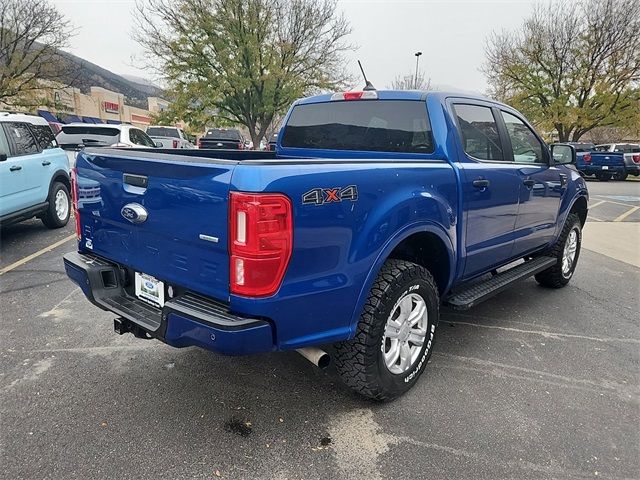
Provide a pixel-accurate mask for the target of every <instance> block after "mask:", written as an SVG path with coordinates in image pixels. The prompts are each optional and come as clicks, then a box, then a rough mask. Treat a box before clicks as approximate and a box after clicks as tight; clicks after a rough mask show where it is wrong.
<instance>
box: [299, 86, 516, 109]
mask: <svg viewBox="0 0 640 480" xmlns="http://www.w3.org/2000/svg"><path fill="white" fill-rule="evenodd" d="M355 91H358V90H355ZM373 91H375V92H376V94H377V95H378V100H419V101H426V100H427V98H428V97H436V98H438V99H439V100H445V99H446V98H449V97H457V98H469V99H475V100H484V101H490V102H493V103H498V104H501V103H500V102H498V101H496V100H493V99H490V98H488V97H484V96H482V95H474V94H472V93H464V92H451V91H432V90H373ZM333 95H334V93H325V94H322V95H314V96H311V97H306V98H301V99H300V100H298V101H297V102H295V104H296V105H304V104H309V103H322V102H330V101H331V97H332V96H333ZM501 105H502V104H501ZM505 106H507V105H505Z"/></svg>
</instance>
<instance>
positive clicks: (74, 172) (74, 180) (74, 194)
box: [71, 167, 82, 240]
mask: <svg viewBox="0 0 640 480" xmlns="http://www.w3.org/2000/svg"><path fill="white" fill-rule="evenodd" d="M71 199H72V204H73V216H74V218H75V219H76V237H77V238H78V240H80V239H81V238H82V231H81V230H80V211H79V209H78V169H77V168H76V167H73V168H72V169H71Z"/></svg>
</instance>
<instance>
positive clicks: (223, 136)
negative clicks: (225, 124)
mask: <svg viewBox="0 0 640 480" xmlns="http://www.w3.org/2000/svg"><path fill="white" fill-rule="evenodd" d="M244 142H245V140H244V137H243V136H242V133H240V130H237V129H235V128H210V129H209V130H207V133H205V134H204V136H203V137H202V138H200V140H198V148H214V149H221V148H226V149H232V150H244V148H245V144H244Z"/></svg>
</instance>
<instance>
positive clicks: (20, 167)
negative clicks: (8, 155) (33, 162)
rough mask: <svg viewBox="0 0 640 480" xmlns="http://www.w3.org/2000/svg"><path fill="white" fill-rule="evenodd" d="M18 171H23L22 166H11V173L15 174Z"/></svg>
mask: <svg viewBox="0 0 640 480" xmlns="http://www.w3.org/2000/svg"><path fill="white" fill-rule="evenodd" d="M18 170H22V166H20V165H11V167H9V171H11V172H15V171H18Z"/></svg>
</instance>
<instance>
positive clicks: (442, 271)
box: [64, 90, 588, 400]
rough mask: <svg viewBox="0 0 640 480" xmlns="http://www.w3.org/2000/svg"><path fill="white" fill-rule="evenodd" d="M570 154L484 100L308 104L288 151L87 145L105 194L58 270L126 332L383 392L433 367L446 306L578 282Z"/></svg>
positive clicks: (430, 96)
mask: <svg viewBox="0 0 640 480" xmlns="http://www.w3.org/2000/svg"><path fill="white" fill-rule="evenodd" d="M575 159H576V152H575V148H574V147H572V146H570V145H552V146H551V147H550V148H549V147H547V145H546V144H545V143H544V142H543V141H542V140H541V138H540V136H539V135H538V134H537V133H536V132H535V131H534V129H533V128H531V126H530V125H529V124H528V123H527V121H526V120H525V119H524V118H523V116H522V115H521V114H520V113H518V112H517V111H515V110H514V109H512V108H510V107H508V106H507V105H503V104H500V103H497V102H494V101H490V100H488V99H485V98H476V97H470V96H464V95H460V94H446V93H435V92H417V91H403V92H399V91H375V90H364V91H361V92H344V93H335V94H328V95H320V96H314V97H310V98H305V99H301V100H299V101H297V102H295V103H294V104H293V106H292V107H291V109H290V110H289V112H288V114H287V116H286V118H285V121H284V127H283V128H282V130H281V131H280V133H279V136H278V141H277V146H276V151H275V152H256V151H233V150H215V151H214V150H204V149H201V150H185V151H183V152H179V153H178V152H175V150H174V151H170V150H158V149H149V150H147V151H141V150H137V151H131V150H129V151H127V150H118V149H86V150H84V151H83V152H82V153H80V154H79V155H78V158H77V164H76V168H75V170H74V174H73V177H74V178H73V183H74V186H76V198H77V186H78V185H83V184H85V185H86V184H91V185H93V186H94V187H95V186H98V187H99V189H100V190H101V191H100V193H99V197H100V202H99V203H94V204H91V205H90V206H89V204H84V205H78V204H77V203H76V205H75V207H74V208H75V209H76V219H77V224H76V227H77V235H78V251H77V252H72V253H69V254H67V255H65V257H64V263H65V267H66V271H67V274H68V276H69V277H70V278H71V279H72V280H73V281H74V282H75V283H77V284H78V285H79V286H80V288H81V289H82V290H83V292H84V294H85V295H86V296H87V298H88V299H89V300H90V301H91V302H93V303H94V304H95V305H97V306H98V307H100V308H102V309H105V310H109V311H111V312H113V313H114V314H115V315H116V316H117V318H116V319H115V320H114V328H115V330H116V332H117V333H120V334H122V333H126V332H129V333H132V334H134V335H135V336H136V337H139V338H155V339H158V340H161V341H163V342H166V343H167V344H169V345H173V346H175V347H187V346H193V345H196V346H199V347H203V348H205V349H208V350H212V351H215V352H219V353H223V354H230V355H240V354H251V353H257V352H268V351H275V350H293V349H295V350H298V351H299V352H300V353H302V354H303V355H304V356H305V357H306V358H308V359H309V360H311V361H313V362H314V363H316V364H317V365H319V366H323V365H324V364H326V363H327V361H328V360H329V358H330V359H332V360H333V361H334V363H335V366H336V369H337V372H338V374H339V375H340V376H341V377H342V379H343V380H344V382H345V383H346V384H347V385H349V386H350V387H352V388H353V389H354V390H356V391H357V392H359V393H360V394H362V395H364V396H367V397H370V398H374V399H378V400H389V399H392V398H394V397H397V396H399V395H400V394H402V393H404V392H405V391H407V390H408V389H410V388H411V387H412V386H413V385H414V384H415V382H416V381H417V379H418V377H419V376H420V375H421V373H422V372H423V371H424V369H425V368H426V365H427V361H428V359H429V356H430V355H431V352H432V349H433V345H434V339H435V334H436V331H437V325H438V319H439V315H440V314H439V311H440V307H441V304H445V305H448V306H449V307H451V308H456V309H467V308H470V307H472V306H473V305H475V304H477V303H479V302H480V301H482V300H485V299H486V298H489V297H490V296H491V295H494V294H496V293H498V292H500V291H502V290H504V289H505V288H507V287H509V286H511V285H513V284H514V283H516V282H517V281H519V280H522V279H524V278H527V277H530V276H535V278H536V280H537V281H538V282H539V283H540V284H541V285H543V286H546V287H551V288H559V287H562V286H564V285H566V284H567V283H568V282H569V280H570V279H571V277H572V275H573V272H574V270H575V268H576V264H577V261H578V257H579V255H580V245H581V230H582V226H583V225H584V222H585V220H586V217H587V198H588V193H587V187H586V185H585V182H584V180H583V179H582V178H581V177H580V175H579V173H578V171H577V170H576V168H575V165H574V164H575ZM538 294H539V295H545V292H544V290H540V292H539V293H538ZM320 347H322V348H320ZM327 351H329V353H327ZM329 354H330V355H331V356H330V357H329Z"/></svg>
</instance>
